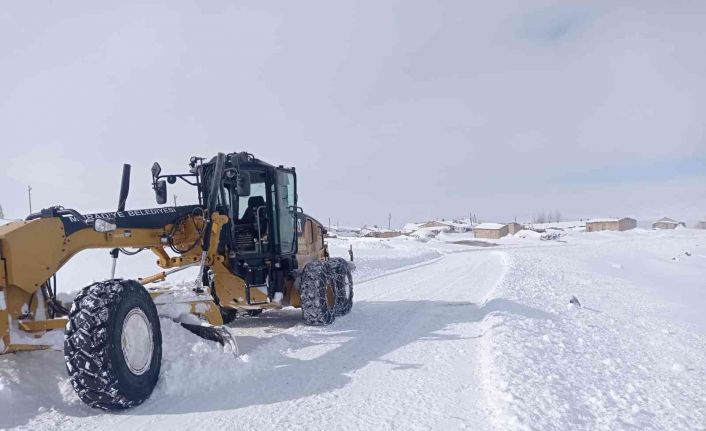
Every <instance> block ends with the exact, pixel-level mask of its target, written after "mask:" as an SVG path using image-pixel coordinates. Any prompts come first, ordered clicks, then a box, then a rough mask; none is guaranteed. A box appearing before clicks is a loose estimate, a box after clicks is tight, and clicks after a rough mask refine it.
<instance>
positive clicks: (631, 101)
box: [0, 0, 706, 225]
mask: <svg viewBox="0 0 706 431" xmlns="http://www.w3.org/2000/svg"><path fill="white" fill-rule="evenodd" d="M266 3H267V4H265V2H261V1H253V2H231V1H229V2H226V1H199V2H196V1H193V2H186V1H153V2H144V1H143V2H129V1H120V2H110V3H108V2H95V1H85V2H75V1H74V2H68V1H62V2H58V1H55V2H48V1H45V2H42V1H32V2H28V1H19V0H18V1H6V2H3V4H2V7H1V8H0V149H1V152H0V205H2V207H3V209H4V210H5V214H6V216H8V217H24V216H25V215H26V214H27V212H28V208H27V202H26V200H27V199H26V187H27V185H32V187H33V192H32V193H33V203H34V208H35V209H37V208H40V207H46V206H49V205H53V204H61V205H64V206H66V207H74V208H76V209H78V210H80V211H85V212H89V211H98V210H113V209H114V208H115V207H116V205H117V195H118V187H119V177H120V171H121V165H122V163H125V162H127V163H131V164H132V165H133V182H132V187H131V195H130V198H129V199H128V207H129V208H145V207H152V206H156V204H155V203H154V197H153V194H152V190H151V188H150V184H149V181H150V178H149V168H150V165H151V164H152V162H153V161H155V160H159V161H160V163H161V164H162V167H163V169H164V171H169V172H181V171H185V170H186V168H187V166H186V164H187V162H188V159H189V157H190V156H191V155H201V156H208V157H210V156H212V155H213V154H215V153H216V152H217V151H223V152H233V151H248V152H251V153H253V154H255V155H256V156H257V157H259V158H261V159H263V160H265V161H268V162H270V163H272V164H284V165H292V166H296V168H297V170H298V174H299V186H300V187H299V196H300V203H301V205H302V206H304V208H305V210H306V211H307V212H309V213H311V214H312V215H314V216H316V217H318V218H320V219H321V220H322V221H324V222H327V219H328V217H331V218H332V220H333V221H334V222H335V221H336V220H339V221H340V222H341V223H342V224H343V223H345V224H356V225H362V224H365V223H367V224H385V223H386V222H387V214H388V212H392V215H393V224H394V225H400V224H402V223H404V222H406V221H412V220H423V219H429V218H434V217H454V216H464V215H467V214H468V213H469V212H470V211H472V212H473V213H475V214H477V216H478V217H479V218H481V219H484V220H486V221H509V220H512V219H513V218H515V217H517V218H518V220H525V219H529V218H531V217H532V215H533V214H535V213H537V212H540V211H547V210H559V211H561V212H562V214H563V215H564V216H566V217H590V216H613V215H631V216H634V217H638V218H650V217H661V216H663V215H668V216H671V217H673V218H679V219H687V220H694V219H697V218H703V217H706V122H705V121H704V119H705V117H706V2H703V1H684V2H679V1H669V2H667V1H664V2H650V1H633V2H617V1H610V2H596V1H591V2H567V1H526V0H523V1H514V2H513V1H506V2H480V1H478V2H472V1H437V2H435V1H399V2H385V1H362V2H347V1H321V2H304V1H297V2H292V1H286V2H281V3H280V2H266ZM171 193H176V194H177V195H178V196H179V197H178V201H179V203H183V204H185V203H188V202H190V201H191V200H193V199H195V193H194V192H193V191H192V190H189V189H186V188H174V189H173V190H170V194H171Z"/></svg>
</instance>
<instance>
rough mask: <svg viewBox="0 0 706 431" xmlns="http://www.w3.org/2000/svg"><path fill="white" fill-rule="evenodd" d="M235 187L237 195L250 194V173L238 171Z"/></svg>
mask: <svg viewBox="0 0 706 431" xmlns="http://www.w3.org/2000/svg"><path fill="white" fill-rule="evenodd" d="M235 189H236V191H237V192H238V196H250V174H248V173H247V172H238V176H237V177H236V178H235Z"/></svg>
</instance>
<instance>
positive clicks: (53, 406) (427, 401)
mask: <svg viewBox="0 0 706 431" xmlns="http://www.w3.org/2000/svg"><path fill="white" fill-rule="evenodd" d="M563 233H564V235H563V236H561V237H560V238H558V239H557V240H552V241H543V240H540V238H539V237H537V236H536V235H530V234H526V235H517V236H514V237H507V238H503V239H501V240H494V241H489V242H493V243H494V244H497V245H496V246H489V247H478V246H469V245H463V244H453V243H454V242H457V241H464V240H467V241H470V240H472V235H471V234H443V233H442V234H440V235H438V236H437V237H436V238H434V239H424V240H417V239H414V238H409V237H399V238H393V239H389V240H381V239H371V238H340V239H333V240H331V241H330V246H331V251H332V254H334V255H338V256H344V257H347V256H348V251H347V250H348V248H349V246H350V245H353V250H354V254H355V261H356V264H357V271H356V273H355V279H356V286H355V301H356V304H355V306H354V308H353V311H352V312H351V314H349V315H348V316H345V317H342V318H339V319H337V320H336V322H335V323H334V324H333V325H331V326H329V327H322V328H321V327H320V328H313V327H306V326H304V325H302V324H301V322H300V312H299V311H297V310H294V309H286V310H282V311H274V312H266V313H264V314H263V315H262V317H259V318H243V319H238V320H236V321H235V322H234V323H233V324H232V325H231V326H232V328H233V331H234V333H236V334H238V342H239V346H240V350H241V356H240V357H239V358H234V357H233V356H232V355H231V354H230V353H226V352H223V351H222V350H221V349H220V347H219V346H217V345H215V344H214V343H210V342H207V341H204V340H202V339H200V338H198V337H196V336H195V335H192V334H191V333H189V332H187V331H184V330H183V329H181V328H180V327H179V326H178V325H177V324H175V323H172V322H171V321H170V320H166V319H163V320H162V330H163V332H164V336H163V339H164V341H165V345H164V361H163V368H162V375H161V379H160V382H159V384H158V386H157V388H156V390H155V392H154V394H153V395H152V397H151V398H150V399H149V400H148V401H147V402H146V403H145V404H144V405H142V406H140V407H138V408H135V409H132V410H129V411H125V412H121V413H112V414H111V413H104V412H100V411H96V410H92V409H90V408H88V407H85V406H84V405H82V404H81V402H80V401H79V400H78V398H77V397H76V395H75V394H74V393H73V390H72V389H71V387H70V385H69V384H68V382H67V377H66V372H65V370H64V365H63V358H62V354H61V353H60V352H58V351H45V352H33V353H23V354H13V355H5V356H0V428H3V427H4V428H16V427H17V428H23V429H30V430H45V429H70V430H80V429H86V430H88V429H90V430H93V429H118V430H122V429H126V430H131V431H132V430H154V429H160V430H161V429H195V428H203V429H205V428H208V429H255V428H259V429H275V428H277V429H303V430H304V429H306V430H310V429H376V430H377V429H400V430H409V429H473V430H484V429H503V430H504V429H539V430H581V429H585V430H595V429H605V430H615V429H636V430H647V429H660V430H661V429H665V430H680V429H684V430H688V429H697V430H698V429H706V316H705V314H704V313H703V310H704V308H705V307H704V306H705V305H706V231H698V230H690V229H680V230H675V231H646V230H641V229H636V230H633V231H629V232H621V233H618V232H602V233H601V232H598V233H585V232H580V231H577V230H573V229H567V230H565V231H564V232H563ZM520 236H524V238H521V237H520ZM86 256H93V255H86ZM95 256H99V257H100V259H101V260H100V261H97V260H95V259H94V258H92V257H86V258H85V259H87V261H90V262H94V263H95V267H96V274H97V275H94V273H92V272H91V271H92V269H91V270H89V271H86V272H84V273H81V272H80V271H78V270H76V271H75V272H71V271H72V270H71V269H70V268H67V270H64V273H65V277H64V279H68V282H67V283H66V284H65V285H67V286H70V285H76V284H78V283H81V282H84V281H85V282H90V281H91V279H93V278H98V277H99V276H100V275H99V274H98V272H100V273H102V271H104V270H103V267H102V265H105V268H106V270H107V258H104V257H103V256H102V255H95ZM118 265H119V268H120V270H121V271H123V274H124V275H126V274H127V273H129V272H130V271H131V270H136V271H139V273H140V274H142V273H145V271H146V272H147V273H149V270H150V269H151V268H146V266H147V264H146V263H144V262H142V261H139V263H138V261H137V260H133V261H130V260H129V258H121V261H120V263H119V264H118ZM143 266H145V268H144V269H143ZM77 268H78V267H77ZM98 269H100V271H98ZM81 277H84V278H87V280H82V279H81ZM185 277H189V276H188V275H187V276H185ZM65 289H67V290H69V287H65ZM572 296H576V298H577V299H578V300H579V301H580V303H581V306H580V307H578V306H575V305H570V304H569V300H570V298H571V297H572Z"/></svg>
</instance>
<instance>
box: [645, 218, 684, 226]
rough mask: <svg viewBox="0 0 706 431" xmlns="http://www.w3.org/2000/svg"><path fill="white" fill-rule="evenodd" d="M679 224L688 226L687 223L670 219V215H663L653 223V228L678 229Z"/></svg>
mask: <svg viewBox="0 0 706 431" xmlns="http://www.w3.org/2000/svg"><path fill="white" fill-rule="evenodd" d="M677 226H682V227H686V223H684V222H681V221H676V220H673V219H670V218H669V217H662V218H661V219H659V220H657V221H656V222H654V223H652V229H676V228H677Z"/></svg>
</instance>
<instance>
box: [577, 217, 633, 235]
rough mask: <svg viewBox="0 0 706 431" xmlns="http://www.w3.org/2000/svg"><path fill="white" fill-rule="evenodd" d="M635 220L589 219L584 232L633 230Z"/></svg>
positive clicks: (624, 218) (627, 218)
mask: <svg viewBox="0 0 706 431" xmlns="http://www.w3.org/2000/svg"><path fill="white" fill-rule="evenodd" d="M636 227H637V220H635V219H634V218H630V217H623V218H606V219H591V220H588V221H587V222H586V232H598V231H601V230H615V231H624V230H630V229H635V228H636Z"/></svg>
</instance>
